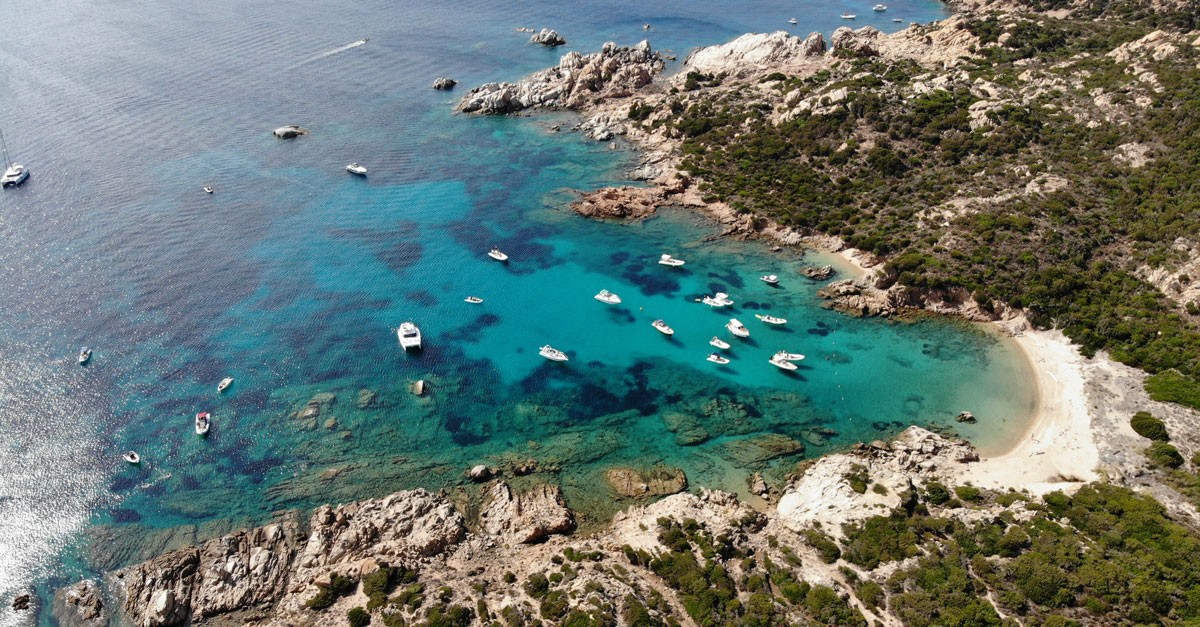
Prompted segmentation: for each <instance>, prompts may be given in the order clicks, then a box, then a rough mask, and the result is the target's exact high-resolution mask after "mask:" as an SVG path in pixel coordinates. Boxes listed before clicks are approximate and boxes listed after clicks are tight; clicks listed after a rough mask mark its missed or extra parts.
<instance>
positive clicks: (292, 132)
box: [272, 124, 308, 139]
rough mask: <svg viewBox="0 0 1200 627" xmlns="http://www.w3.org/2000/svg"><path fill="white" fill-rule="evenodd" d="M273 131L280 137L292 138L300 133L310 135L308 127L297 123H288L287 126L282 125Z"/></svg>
mask: <svg viewBox="0 0 1200 627" xmlns="http://www.w3.org/2000/svg"><path fill="white" fill-rule="evenodd" d="M272 132H273V133H274V134H275V136H276V137H278V138H279V139H291V138H293V137H297V136H300V135H308V129H306V128H304V127H302V126H296V125H295V124H288V125H287V126H281V127H279V128H277V129H275V130H274V131H272Z"/></svg>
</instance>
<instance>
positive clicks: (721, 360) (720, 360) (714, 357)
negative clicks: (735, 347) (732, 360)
mask: <svg viewBox="0 0 1200 627" xmlns="http://www.w3.org/2000/svg"><path fill="white" fill-rule="evenodd" d="M708 360H709V361H711V362H713V363H714V364H722V365H723V364H727V363H729V358H728V357H722V356H720V355H718V354H716V353H709V354H708Z"/></svg>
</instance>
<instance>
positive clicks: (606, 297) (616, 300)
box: [593, 290, 621, 305]
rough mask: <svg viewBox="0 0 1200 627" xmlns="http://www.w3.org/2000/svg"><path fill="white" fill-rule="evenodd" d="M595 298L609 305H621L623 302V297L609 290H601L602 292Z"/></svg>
mask: <svg viewBox="0 0 1200 627" xmlns="http://www.w3.org/2000/svg"><path fill="white" fill-rule="evenodd" d="M593 298H595V299H596V300H598V301H600V302H602V303H605V304H607V305H620V304H621V297H620V296H617V295H616V294H613V293H612V292H610V291H608V290H600V293H599V294H596V295H595V296H594V297H593Z"/></svg>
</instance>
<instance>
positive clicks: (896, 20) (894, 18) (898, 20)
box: [892, 17, 904, 24]
mask: <svg viewBox="0 0 1200 627" xmlns="http://www.w3.org/2000/svg"><path fill="white" fill-rule="evenodd" d="M892 21H893V22H896V23H897V24H899V23H900V22H903V21H904V20H902V19H900V18H898V17H893V18H892Z"/></svg>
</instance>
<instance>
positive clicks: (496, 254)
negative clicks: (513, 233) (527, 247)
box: [488, 248, 508, 261]
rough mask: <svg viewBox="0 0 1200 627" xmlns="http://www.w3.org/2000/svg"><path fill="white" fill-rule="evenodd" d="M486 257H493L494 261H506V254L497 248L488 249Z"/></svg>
mask: <svg viewBox="0 0 1200 627" xmlns="http://www.w3.org/2000/svg"><path fill="white" fill-rule="evenodd" d="M488 257H491V258H492V259H495V260H496V261H508V255H506V254H504V253H502V252H500V249H499V248H493V249H491V250H489V251H488Z"/></svg>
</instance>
